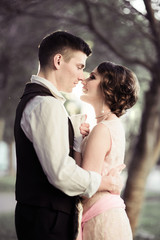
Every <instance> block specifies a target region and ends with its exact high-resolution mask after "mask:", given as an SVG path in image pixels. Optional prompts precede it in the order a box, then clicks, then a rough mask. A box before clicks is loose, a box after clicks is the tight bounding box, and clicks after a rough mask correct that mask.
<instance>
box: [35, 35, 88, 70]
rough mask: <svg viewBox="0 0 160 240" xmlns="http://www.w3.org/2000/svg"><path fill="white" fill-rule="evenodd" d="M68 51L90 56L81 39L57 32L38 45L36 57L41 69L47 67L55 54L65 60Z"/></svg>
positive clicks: (86, 46) (86, 45)
mask: <svg viewBox="0 0 160 240" xmlns="http://www.w3.org/2000/svg"><path fill="white" fill-rule="evenodd" d="M68 50H72V51H81V52H83V53H85V54H86V55H87V56H89V55H90V54H91V49H90V47H89V46H88V44H87V43H86V42H85V41H84V40H83V39H81V38H79V37H77V36H74V35H72V34H71V33H68V32H65V31H57V32H54V33H51V34H50V35H47V36H46V37H45V38H43V40H42V41H41V43H40V45H39V53H38V56H39V61H40V66H41V68H45V67H46V66H47V65H49V63H50V59H51V57H52V56H55V55H56V54H57V53H60V54H62V55H63V56H64V57H66V59H67V54H68V52H69V51H68ZM67 60H68V59H67Z"/></svg>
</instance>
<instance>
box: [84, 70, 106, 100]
mask: <svg viewBox="0 0 160 240" xmlns="http://www.w3.org/2000/svg"><path fill="white" fill-rule="evenodd" d="M100 82H101V76H100V74H99V73H98V72H97V68H95V69H94V70H93V71H92V72H91V73H90V76H89V77H88V78H87V79H85V80H83V81H82V84H83V88H82V90H83V94H82V95H81V100H82V101H85V102H87V103H94V102H95V101H97V100H98V101H99V100H101V99H102V92H101V89H100Z"/></svg>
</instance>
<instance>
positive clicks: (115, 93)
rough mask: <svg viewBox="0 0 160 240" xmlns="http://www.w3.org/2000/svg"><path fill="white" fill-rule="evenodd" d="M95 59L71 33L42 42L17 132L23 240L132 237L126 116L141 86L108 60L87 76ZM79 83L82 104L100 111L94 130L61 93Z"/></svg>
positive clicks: (19, 229)
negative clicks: (126, 190)
mask: <svg viewBox="0 0 160 240" xmlns="http://www.w3.org/2000/svg"><path fill="white" fill-rule="evenodd" d="M90 54H91V49H90V48H89V46H88V44H87V43H86V42H84V41H83V40H82V39H81V38H79V37H76V36H74V35H72V34H70V33H67V32H63V31H57V32H54V33H52V34H50V35H48V36H46V37H45V38H44V39H43V40H42V41H41V43H40V45H39V52H38V57H39V62H40V68H39V71H38V73H37V75H33V76H32V77H31V81H30V82H29V83H27V84H26V86H25V89H24V92H23V95H22V97H21V100H20V102H19V104H18V107H17V111H16V118H15V127H14V133H15V142H16V157H17V177H16V200H17V204H16V209H15V225H16V232H17V237H18V240H75V239H78V240H80V239H81V240H82V239H83V240H131V239H132V233H131V228H130V224H129V220H128V217H127V215H126V212H125V204H124V202H123V200H122V198H121V197H120V192H121V189H122V185H123V184H122V179H121V176H120V172H121V171H122V170H123V168H124V164H123V161H124V152H125V134H124V129H123V127H122V124H121V121H120V117H121V116H122V115H123V114H124V113H125V112H126V110H127V109H129V108H131V107H132V106H133V105H134V104H135V103H136V101H137V97H138V91H139V84H138V80H137V78H136V76H135V74H134V73H133V72H132V71H131V70H130V69H128V68H126V67H124V66H121V65H118V64H114V63H112V62H108V61H107V62H103V63H101V64H99V66H97V67H96V68H94V70H93V71H92V72H91V73H90V75H89V77H88V78H87V79H84V75H83V70H84V68H85V65H86V60H87V57H88V56H89V55H90ZM79 81H81V82H82V85H83V94H82V96H81V99H82V101H85V102H87V103H89V104H91V105H92V106H93V108H94V110H95V116H96V120H97V124H96V125H95V126H94V128H93V129H92V131H89V126H88V124H87V123H82V124H81V125H80V126H78V129H77V128H76V127H75V126H74V121H75V119H74V116H72V117H71V118H70V117H69V116H68V114H67V112H66V110H65V108H64V106H63V104H64V102H65V99H64V97H63V95H62V94H61V93H60V92H61V91H62V92H68V93H69V92H72V89H73V88H74V87H75V86H76V85H77V83H78V82H79ZM77 132H78V134H77ZM75 133H76V134H75Z"/></svg>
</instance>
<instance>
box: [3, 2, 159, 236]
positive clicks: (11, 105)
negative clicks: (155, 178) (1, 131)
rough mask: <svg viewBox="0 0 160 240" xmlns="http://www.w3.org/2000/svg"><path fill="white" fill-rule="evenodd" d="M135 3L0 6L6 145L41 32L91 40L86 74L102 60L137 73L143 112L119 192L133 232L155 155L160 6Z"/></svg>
mask: <svg viewBox="0 0 160 240" xmlns="http://www.w3.org/2000/svg"><path fill="white" fill-rule="evenodd" d="M139 2H141V3H144V9H143V11H140V10H137V9H136V8H135V7H133V5H134V0H118V1H112V0H108V1H105V0H77V1H75V0H68V1H67V2H66V1H64V0H59V1H56V0H46V1H42V0H28V1H25V0H21V1H20V0H14V1H12V2H11V1H10V0H1V2H0V24H1V29H0V31H1V33H2V41H1V43H0V50H1V52H0V66H1V68H2V71H1V74H0V87H1V90H0V99H1V102H0V109H1V111H0V117H1V118H4V119H5V122H6V126H7V127H6V128H5V140H6V141H7V142H10V141H13V132H12V131H11V128H13V119H14V112H15V106H16V104H17V101H18V98H19V96H20V92H21V91H22V85H24V82H26V81H28V79H29V77H30V74H32V73H33V72H35V71H36V68H37V63H35V62H36V61H35V59H36V52H37V47H36V46H37V45H38V42H39V39H41V38H42V37H43V36H44V35H45V34H47V33H49V32H51V31H54V30H57V29H62V30H69V31H70V32H72V33H73V34H76V35H79V36H81V37H82V38H84V39H85V40H89V41H90V42H92V43H93V55H92V57H91V58H89V59H88V66H89V67H88V69H89V70H91V69H93V68H94V67H95V65H97V64H99V62H102V61H105V60H106V59H107V60H111V61H115V62H121V63H123V64H125V65H127V66H128V67H130V68H131V69H133V70H134V71H135V72H136V73H137V75H138V77H139V79H140V80H141V88H142V90H145V92H144V93H143V95H142V96H143V98H141V99H140V102H141V106H140V107H141V108H142V107H143V110H142V111H141V112H140V111H139V113H140V114H141V116H137V118H138V121H140V127H139V122H138V121H136V124H137V126H135V125H134V124H133V128H134V129H132V133H131V135H130V136H131V137H132V139H130V142H131V145H132V146H131V147H132V151H133V154H131V152H130V154H131V155H130V161H129V162H130V165H129V170H128V176H129V177H128V180H127V184H126V188H125V191H124V198H125V202H126V205H127V212H128V215H129V218H130V221H131V225H132V229H133V232H135V228H136V226H137V220H138V216H139V212H140V209H141V205H142V203H143V197H144V188H145V182H146V178H147V176H148V174H149V171H150V170H151V168H152V166H153V165H154V164H155V163H156V162H157V161H158V158H159V156H160V125H159V122H160V68H159V66H160V4H159V1H158V0H141V1H139ZM142 80H143V81H142ZM146 86H147V88H146ZM4 106H5V107H4ZM128 125H129V123H128ZM128 128H129V127H128ZM135 128H136V133H137V132H138V136H137V138H136V141H135V139H134V138H133V137H134V135H135V134H136V133H135V132H134V130H135ZM137 129H138V130H137Z"/></svg>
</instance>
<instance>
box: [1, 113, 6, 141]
mask: <svg viewBox="0 0 160 240" xmlns="http://www.w3.org/2000/svg"><path fill="white" fill-rule="evenodd" d="M4 126H5V122H4V119H2V118H0V141H2V139H3V133H4Z"/></svg>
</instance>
